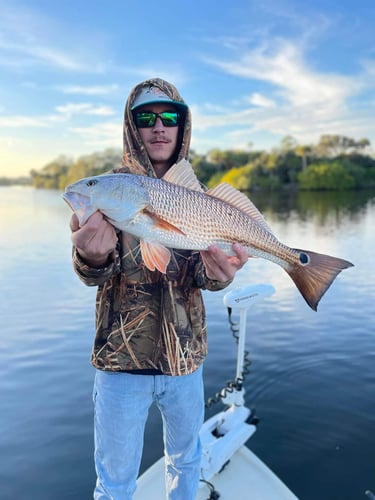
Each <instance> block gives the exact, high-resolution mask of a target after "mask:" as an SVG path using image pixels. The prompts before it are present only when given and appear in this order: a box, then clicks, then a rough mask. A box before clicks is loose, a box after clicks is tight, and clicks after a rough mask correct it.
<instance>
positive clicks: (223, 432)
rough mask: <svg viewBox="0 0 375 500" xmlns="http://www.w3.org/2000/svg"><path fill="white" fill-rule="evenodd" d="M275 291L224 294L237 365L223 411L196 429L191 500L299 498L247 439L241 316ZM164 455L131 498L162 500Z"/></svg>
mask: <svg viewBox="0 0 375 500" xmlns="http://www.w3.org/2000/svg"><path fill="white" fill-rule="evenodd" d="M274 292H275V289H274V288H273V286H272V285H269V284H256V285H249V286H245V287H242V288H236V289H233V290H231V291H229V292H228V293H226V294H225V296H224V305H225V306H226V307H227V308H228V311H229V312H230V313H232V311H234V312H237V313H239V328H238V337H237V342H238V346H237V366H236V379H235V382H234V384H232V385H230V386H227V387H226V388H224V389H223V390H222V391H221V394H222V397H221V400H222V402H223V403H224V405H225V406H226V408H225V409H224V410H223V411H220V412H219V413H217V414H215V415H214V416H212V417H210V418H209V419H207V420H206V421H205V422H204V423H203V425H202V428H201V431H200V439H201V443H202V459H201V478H200V487H199V490H198V494H197V497H196V500H215V499H218V498H220V500H233V499H234V498H235V499H237V500H247V499H249V500H250V499H251V500H298V499H297V497H296V496H295V495H294V493H293V492H292V491H290V490H289V488H288V487H287V486H286V485H285V484H284V483H283V482H282V481H281V479H280V478H279V477H278V476H277V475H276V474H275V473H274V472H273V471H272V470H271V469H269V468H268V467H267V465H266V464H265V463H264V462H263V461H262V460H260V459H259V458H258V457H257V456H256V454H255V453H253V452H252V451H251V449H250V448H249V445H245V443H247V441H248V440H249V439H250V438H251V436H252V435H253V434H254V433H255V431H256V421H257V419H256V417H255V414H254V411H253V410H251V409H250V408H248V407H247V406H246V405H245V389H244V387H243V383H242V382H243V374H244V367H245V363H246V351H245V342H246V319H247V312H248V310H249V309H250V308H251V307H253V305H254V304H255V303H257V302H258V301H260V300H263V299H264V298H266V297H269V296H271V295H272V294H273V293H274ZM164 471H165V466H164V458H160V459H159V460H158V461H156V462H155V463H154V464H153V465H152V466H151V467H150V468H149V469H147V470H146V471H145V472H144V473H143V474H142V475H141V476H140V477H139V478H138V480H137V490H136V493H135V495H134V500H149V499H150V500H151V499H152V500H164V499H165V497H166V496H165V484H164Z"/></svg>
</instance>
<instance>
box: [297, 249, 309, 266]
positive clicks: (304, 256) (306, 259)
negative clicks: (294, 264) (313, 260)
mask: <svg viewBox="0 0 375 500" xmlns="http://www.w3.org/2000/svg"><path fill="white" fill-rule="evenodd" d="M299 261H300V262H301V264H308V263H309V256H308V255H307V254H306V253H305V252H301V253H300V254H299Z"/></svg>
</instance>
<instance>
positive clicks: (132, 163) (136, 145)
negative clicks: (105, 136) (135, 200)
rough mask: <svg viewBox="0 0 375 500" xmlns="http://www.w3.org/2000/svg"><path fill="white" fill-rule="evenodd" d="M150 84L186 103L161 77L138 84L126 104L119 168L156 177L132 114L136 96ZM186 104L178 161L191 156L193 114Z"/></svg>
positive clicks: (173, 98)
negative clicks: (120, 165) (120, 164)
mask: <svg viewBox="0 0 375 500" xmlns="http://www.w3.org/2000/svg"><path fill="white" fill-rule="evenodd" d="M150 85H153V86H155V87H158V88H159V89H160V90H161V92H163V93H164V94H165V95H166V96H168V97H169V98H170V99H171V100H173V101H176V102H181V103H182V104H185V102H184V100H183V98H182V97H181V96H180V94H179V93H178V91H177V89H176V88H175V87H174V86H173V85H172V84H171V83H168V82H167V81H165V80H162V79H161V78H151V79H149V80H145V81H144V82H141V83H139V84H138V85H136V86H135V87H134V88H133V90H132V91H131V92H130V94H129V97H128V100H127V101H126V105H125V112H124V128H123V156H122V162H123V168H121V169H119V170H121V171H122V172H124V171H127V172H130V173H134V174H141V175H147V176H149V177H156V175H155V172H154V169H153V167H152V164H151V162H150V159H149V157H148V154H147V151H146V148H145V147H144V145H143V142H142V139H141V137H140V135H139V133H138V130H137V127H136V126H135V123H134V121H133V115H132V107H133V105H134V101H135V98H136V96H137V95H138V94H139V92H140V90H141V89H142V88H143V87H147V86H150ZM185 106H186V104H185ZM185 106H183V109H184V110H185V120H184V123H183V125H182V126H181V128H180V132H179V142H178V145H177V150H176V154H175V158H174V161H175V162H176V163H177V162H179V161H180V160H183V159H186V160H187V159H188V156H189V148H190V138H191V115H190V110H189V108H188V107H187V106H186V107H185Z"/></svg>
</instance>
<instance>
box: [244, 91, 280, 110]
mask: <svg viewBox="0 0 375 500" xmlns="http://www.w3.org/2000/svg"><path fill="white" fill-rule="evenodd" d="M249 102H250V103H251V104H253V105H254V106H259V107H261V108H273V107H274V106H275V102H274V101H273V100H272V99H269V98H268V97H266V96H264V95H263V94H259V92H255V93H254V94H252V95H251V96H250V97H249Z"/></svg>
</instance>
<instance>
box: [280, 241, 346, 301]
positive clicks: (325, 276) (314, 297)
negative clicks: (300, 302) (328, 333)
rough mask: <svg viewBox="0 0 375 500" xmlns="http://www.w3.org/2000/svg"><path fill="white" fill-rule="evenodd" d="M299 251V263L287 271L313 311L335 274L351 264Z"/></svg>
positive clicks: (318, 254)
mask: <svg viewBox="0 0 375 500" xmlns="http://www.w3.org/2000/svg"><path fill="white" fill-rule="evenodd" d="M296 250H297V251H298V252H300V255H299V260H300V264H295V265H294V266H293V267H292V269H291V270H287V273H288V274H289V276H290V277H291V278H292V280H293V281H294V283H295V285H296V286H297V288H298V290H299V291H300V292H301V294H302V296H303V298H304V299H305V300H306V302H307V304H308V305H309V306H310V307H311V309H313V310H314V311H316V310H317V307H318V303H319V301H320V299H321V298H322V297H323V295H324V294H325V292H326V291H327V290H328V288H329V287H330V286H331V284H332V283H333V281H334V280H335V278H336V276H337V275H338V274H339V273H340V272H341V271H343V270H344V269H346V268H348V267H352V266H353V264H352V263H351V262H349V261H347V260H344V259H338V258H337V257H331V256H330V255H324V254H320V253H315V252H310V251H307V250H298V249H296Z"/></svg>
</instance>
